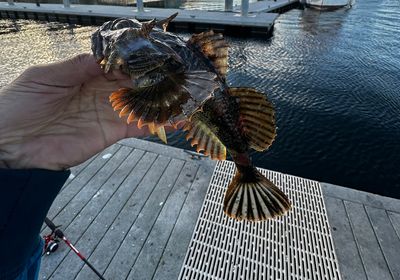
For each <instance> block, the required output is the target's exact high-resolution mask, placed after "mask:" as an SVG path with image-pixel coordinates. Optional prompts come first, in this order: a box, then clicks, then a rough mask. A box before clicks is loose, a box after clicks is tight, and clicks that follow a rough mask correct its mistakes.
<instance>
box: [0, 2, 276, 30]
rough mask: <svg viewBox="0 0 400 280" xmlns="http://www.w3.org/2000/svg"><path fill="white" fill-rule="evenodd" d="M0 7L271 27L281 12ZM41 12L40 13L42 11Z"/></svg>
mask: <svg viewBox="0 0 400 280" xmlns="http://www.w3.org/2000/svg"><path fill="white" fill-rule="evenodd" d="M0 10H4V11H17V12H18V11H24V12H36V13H41V14H67V15H70V18H72V16H97V17H108V18H109V17H115V18H118V17H133V18H137V19H139V20H151V19H153V18H157V19H160V18H166V17H168V16H170V15H172V14H174V13H176V12H178V13H179V14H178V16H177V17H176V18H175V19H174V22H177V23H179V22H183V23H204V24H208V25H231V26H246V27H270V26H272V25H273V23H274V21H275V19H276V18H277V17H278V14H275V13H259V14H253V15H252V16H240V14H239V13H226V12H218V11H199V10H181V9H164V8H163V9H160V8H151V9H146V12H145V13H143V12H137V11H136V10H133V9H132V8H131V7H123V6H104V5H73V6H71V8H68V9H65V8H64V7H62V6H60V5H59V4H41V5H40V7H36V5H35V4H33V3H21V4H20V5H14V6H9V5H3V4H2V3H1V2H0ZM39 15H40V14H39Z"/></svg>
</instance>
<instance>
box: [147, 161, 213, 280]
mask: <svg viewBox="0 0 400 280" xmlns="http://www.w3.org/2000/svg"><path fill="white" fill-rule="evenodd" d="M215 164H216V162H215V161H213V162H211V161H207V162H202V164H201V165H200V168H199V171H198V172H197V175H196V178H195V179H194V182H193V186H192V187H191V188H190V190H189V193H188V196H187V198H186V201H185V203H184V205H183V207H182V210H181V212H180V214H179V217H178V220H177V221H176V224H175V226H174V229H173V231H172V233H171V236H170V239H169V240H168V244H167V246H166V248H165V250H164V252H163V255H162V257H161V260H160V262H159V264H158V267H157V270H156V272H155V274H154V277H153V279H157V280H171V279H178V276H179V273H180V270H181V267H182V264H183V261H184V258H185V255H186V251H187V248H188V246H189V244H190V240H191V238H192V234H193V230H194V227H195V226H196V222H197V218H198V216H199V212H200V209H201V206H202V205H203V201H204V197H205V195H206V192H207V187H208V185H209V183H210V180H211V176H212V173H213V170H214V167H215Z"/></svg>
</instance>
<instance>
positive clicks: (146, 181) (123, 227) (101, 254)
mask: <svg viewBox="0 0 400 280" xmlns="http://www.w3.org/2000/svg"><path fill="white" fill-rule="evenodd" d="M169 162H170V158H167V157H163V156H159V157H158V158H157V159H156V160H155V161H153V162H152V164H151V166H147V164H146V163H145V162H143V163H140V166H141V167H142V168H145V167H148V170H147V172H144V171H143V170H142V169H139V168H137V169H135V170H133V171H132V172H131V174H130V175H129V176H128V178H127V179H126V180H125V182H124V183H123V184H124V186H123V189H124V190H123V191H121V192H120V193H118V194H117V196H116V198H117V201H112V202H111V203H113V204H117V205H120V206H121V207H122V209H121V211H120V212H119V214H118V216H117V217H116V218H115V220H114V221H113V223H112V224H111V226H110V229H109V230H108V231H107V233H106V234H105V236H104V237H103V238H102V239H101V241H100V243H99V244H98V245H97V247H96V249H95V250H94V251H93V253H92V254H91V255H90V257H89V260H90V261H91V262H92V263H93V265H95V266H96V267H98V268H99V271H101V272H102V273H103V272H104V271H105V270H106V268H107V267H108V266H109V264H110V262H111V260H112V258H113V257H114V255H115V253H116V251H117V250H118V248H119V246H120V244H122V242H123V240H124V238H125V237H126V235H127V233H128V231H129V228H130V226H131V225H132V224H133V223H134V222H135V220H136V218H137V217H138V215H139V214H140V210H141V208H142V206H143V204H144V202H145V201H146V200H147V198H148V197H149V195H150V194H151V193H152V191H153V189H154V186H155V185H156V183H157V178H160V177H161V175H162V174H163V172H164V170H165V168H166V167H167V165H168V163H169ZM155 178H156V179H155ZM121 190H122V187H121ZM76 279H82V280H86V279H97V278H96V276H95V275H94V274H93V272H92V271H91V270H90V269H88V268H87V267H84V268H83V269H82V270H81V271H80V273H79V274H78V276H77V277H76Z"/></svg>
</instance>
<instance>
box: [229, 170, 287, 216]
mask: <svg viewBox="0 0 400 280" xmlns="http://www.w3.org/2000/svg"><path fill="white" fill-rule="evenodd" d="M290 208H291V204H290V201H289V199H288V197H287V196H286V195H285V194H284V193H283V192H282V191H281V190H280V189H279V188H278V187H277V186H275V185H274V184H273V183H272V182H271V181H269V180H268V179H267V178H266V177H264V176H263V175H262V174H261V173H260V172H259V171H258V170H257V169H256V168H254V167H253V166H247V167H241V168H238V169H237V171H236V174H235V177H234V178H233V180H232V182H231V183H230V184H229V186H228V189H227V190H226V193H225V199H224V212H225V214H226V215H228V216H229V217H231V218H234V219H236V220H249V221H253V222H257V221H263V220H267V219H271V218H275V217H277V216H280V215H283V214H285V213H286V212H287V211H289V210H290Z"/></svg>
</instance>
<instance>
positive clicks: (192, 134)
mask: <svg viewBox="0 0 400 280" xmlns="http://www.w3.org/2000/svg"><path fill="white" fill-rule="evenodd" d="M203 117H204V116H203V114H202V113H201V112H196V113H194V114H193V115H192V117H191V118H190V121H188V122H186V124H185V126H184V127H183V130H184V131H188V134H187V135H186V140H189V139H192V140H191V142H190V144H191V145H192V147H193V146H195V145H196V146H197V149H196V151H197V152H200V151H203V154H204V155H206V156H210V157H211V159H213V160H225V159H226V148H225V146H224V144H222V143H221V141H220V140H219V139H218V137H217V136H216V135H215V134H214V132H213V131H212V130H211V128H210V127H209V126H208V125H207V124H206V122H205V121H204V120H202V119H203Z"/></svg>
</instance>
